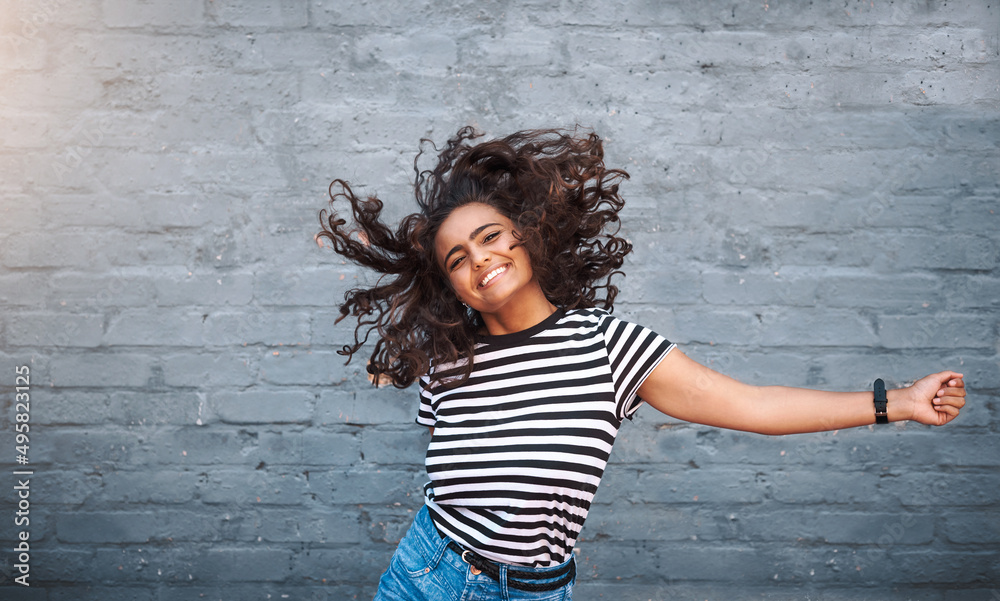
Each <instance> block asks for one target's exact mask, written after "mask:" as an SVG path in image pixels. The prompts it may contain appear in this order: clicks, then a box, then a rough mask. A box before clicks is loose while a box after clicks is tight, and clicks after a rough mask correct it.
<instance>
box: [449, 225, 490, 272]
mask: <svg viewBox="0 0 1000 601" xmlns="http://www.w3.org/2000/svg"><path fill="white" fill-rule="evenodd" d="M494 225H503V224H502V223H485V224H483V225H481V226H479V227H477V228H476V229H474V230H472V233H471V234H469V240H475V239H476V236H478V235H479V234H481V233H482V232H483V230H485V229H486V228H488V227H492V226H494ZM460 250H462V245H461V244H456V245H455V246H453V247H451V250H449V251H448V254H446V255H445V256H444V259H443V260H442V261H441V262H442V263H447V262H448V258H449V257H450V256H452V255H453V254H455V253H456V252H458V251H460Z"/></svg>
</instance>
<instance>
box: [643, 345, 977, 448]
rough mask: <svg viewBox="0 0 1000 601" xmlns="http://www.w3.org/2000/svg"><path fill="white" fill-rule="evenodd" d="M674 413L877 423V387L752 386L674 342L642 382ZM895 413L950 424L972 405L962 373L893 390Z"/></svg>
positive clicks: (799, 424)
mask: <svg viewBox="0 0 1000 601" xmlns="http://www.w3.org/2000/svg"><path fill="white" fill-rule="evenodd" d="M639 396H640V397H642V399H643V400H645V401H646V402H647V403H649V404H650V405H652V406H653V407H655V408H656V409H658V410H659V411H662V412H663V413H666V414H667V415H669V416H671V417H676V418H677V419H682V420H685V421H689V422H695V423H699V424H705V425H709V426H717V427H719V428H729V429H732V430H745V431H748V432H757V433H760V434H796V433H800V432H819V431H823V430H837V429H841V428H853V427H856V426H865V425H868V424H873V423H875V406H874V403H873V398H874V397H873V393H872V392H871V391H867V392H823V391H820V390H809V389H805V388H789V387H787V386H750V385H748V384H743V383H741V382H738V381H737V380H734V379H733V378H730V377H728V376H724V375H722V374H720V373H718V372H716V371H713V370H711V369H709V368H707V367H705V366H703V365H701V364H699V363H697V362H696V361H693V360H691V359H690V358H688V357H687V356H686V355H684V353H681V352H680V351H679V350H678V349H676V348H675V349H674V350H672V351H671V352H670V353H669V354H668V355H667V356H666V357H665V358H664V359H663V361H661V362H660V364H659V365H658V366H657V367H656V369H654V370H653V373H652V374H650V375H649V377H648V378H647V379H646V381H645V382H644V383H643V385H642V386H641V387H640V388H639ZM887 397H888V401H889V402H888V414H889V415H888V417H889V421H900V420H905V419H910V420H915V421H918V422H920V423H922V424H931V425H937V426H940V425H944V424H946V423H948V422H950V421H951V420H952V419H954V418H955V416H957V415H958V412H959V410H960V409H961V408H962V407H963V406H964V405H965V382H964V381H963V380H962V374H959V373H955V372H953V371H943V372H940V373H936V374H931V375H929V376H926V377H924V378H922V379H921V380H919V381H917V382H916V383H915V384H913V386H910V387H908V388H900V389H896V390H889V391H887Z"/></svg>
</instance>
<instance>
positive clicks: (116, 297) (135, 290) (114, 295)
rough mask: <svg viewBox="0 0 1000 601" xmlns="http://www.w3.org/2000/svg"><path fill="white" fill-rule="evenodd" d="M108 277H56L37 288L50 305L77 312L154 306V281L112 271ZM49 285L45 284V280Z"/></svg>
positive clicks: (138, 274) (70, 274)
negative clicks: (107, 308)
mask: <svg viewBox="0 0 1000 601" xmlns="http://www.w3.org/2000/svg"><path fill="white" fill-rule="evenodd" d="M105 273H106V275H81V274H77V273H57V274H53V275H52V276H51V278H50V279H49V280H47V281H49V282H51V283H49V285H47V286H41V285H38V286H34V287H33V289H34V290H35V291H36V297H35V298H36V302H37V300H38V296H39V293H40V292H41V293H43V294H41V296H43V297H44V298H45V299H46V301H47V304H50V305H54V306H59V307H66V308H67V309H68V310H70V311H75V312H92V311H95V310H96V309H97V308H102V307H103V308H106V307H138V306H147V305H151V304H153V301H154V299H155V288H154V284H153V282H152V280H151V278H149V277H147V276H145V275H143V274H140V273H134V272H127V271H124V270H110V271H108V272H105ZM43 281H46V280H43Z"/></svg>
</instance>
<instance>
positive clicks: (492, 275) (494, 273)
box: [478, 265, 507, 288]
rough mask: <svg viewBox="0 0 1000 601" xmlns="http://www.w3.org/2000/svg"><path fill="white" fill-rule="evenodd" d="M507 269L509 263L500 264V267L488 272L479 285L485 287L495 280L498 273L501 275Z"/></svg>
mask: <svg viewBox="0 0 1000 601" xmlns="http://www.w3.org/2000/svg"><path fill="white" fill-rule="evenodd" d="M505 271H507V265H500V266H499V267H497V268H495V269H493V270H491V271H490V272H489V273H487V274H486V275H485V276H483V279H481V280H479V286H478V287H479V288H485V287H486V285H487V284H489V283H490V282H491V281H493V278H495V277H497V276H498V275H500V274H501V273H503V272H505Z"/></svg>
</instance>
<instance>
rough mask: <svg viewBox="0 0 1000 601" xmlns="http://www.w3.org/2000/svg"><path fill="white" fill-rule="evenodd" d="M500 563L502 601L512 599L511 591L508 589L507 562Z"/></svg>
mask: <svg viewBox="0 0 1000 601" xmlns="http://www.w3.org/2000/svg"><path fill="white" fill-rule="evenodd" d="M499 565H500V578H499V581H500V599H501V601H510V591H509V590H508V589H507V564H505V563H501V564H499Z"/></svg>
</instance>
